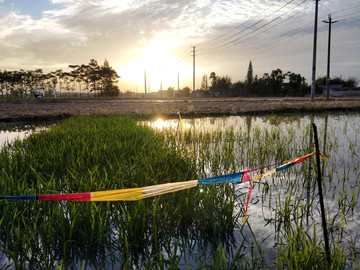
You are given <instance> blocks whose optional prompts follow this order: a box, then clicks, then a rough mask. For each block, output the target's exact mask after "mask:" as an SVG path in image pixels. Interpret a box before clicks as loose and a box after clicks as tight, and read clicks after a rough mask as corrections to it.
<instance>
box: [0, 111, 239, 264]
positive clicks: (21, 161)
mask: <svg viewBox="0 0 360 270" xmlns="http://www.w3.org/2000/svg"><path fill="white" fill-rule="evenodd" d="M0 164H1V171H0V192H1V194H2V195H27V194H31V195H34V194H52V193H76V192H92V191H100V190H110V189H121V188H133V187H143V186H149V185H156V184H161V183H167V182H176V181H186V180H192V179H196V170H194V166H193V164H194V163H193V162H192V160H191V159H186V158H184V157H180V155H179V154H178V151H177V150H176V148H175V147H171V146H168V145H165V144H164V140H163V138H162V136H161V135H159V134H156V133H154V132H153V131H152V130H151V129H150V128H148V127H144V126H139V125H138V124H137V122H136V121H135V120H133V119H131V118H129V117H116V116H113V117H77V118H72V119H68V120H65V121H64V122H62V123H59V124H57V125H56V126H53V127H52V128H50V129H49V130H46V131H42V132H39V133H36V134H33V135H31V136H29V137H28V138H27V139H25V140H23V141H16V142H15V143H14V144H12V145H7V146H5V147H4V148H3V149H2V151H1V153H0ZM223 192H226V191H224V190H217V189H212V193H211V194H208V195H206V194H200V193H199V192H198V190H197V189H192V190H185V191H181V192H177V193H172V194H166V195H163V196H160V197H155V198H151V199H146V200H141V201H136V202H71V201H69V202H56V201H54V202H51V201H48V202H46V201H45V202H44V201H0V212H1V213H2V216H1V218H0V248H1V250H2V253H3V256H4V255H5V256H6V257H7V260H8V263H5V265H1V264H0V267H8V266H11V265H13V266H15V267H16V268H28V267H29V268H38V269H40V268H41V269H52V268H53V266H54V265H58V266H59V267H60V268H66V269H67V268H78V267H80V265H81V266H82V267H83V266H85V267H86V266H92V267H95V268H98V267H101V268H109V267H110V268H111V267H114V265H115V266H116V267H119V268H132V267H135V266H136V267H137V268H147V267H148V266H150V267H151V268H154V267H155V268H158V267H160V268H167V267H177V266H178V265H179V264H180V263H184V264H186V263H188V262H187V261H186V259H185V253H186V252H187V255H186V256H189V252H191V251H190V250H191V249H193V248H194V247H195V246H204V247H205V246H206V247H208V246H210V247H211V246H212V244H211V243H219V242H220V243H221V241H223V240H221V239H229V238H231V237H229V236H228V235H229V234H231V233H232V229H233V227H234V225H233V226H231V224H233V222H232V207H231V205H232V203H233V202H232V201H231V200H228V199H226V197H223V196H221V193H223ZM220 218H221V222H217V223H215V222H213V221H214V220H220ZM204 224H205V225H204ZM190 238H191V240H192V241H189V239H190ZM224 241H225V240H224ZM195 243H196V244H195ZM213 246H214V250H215V251H216V248H217V244H216V246H215V245H213ZM179 254H180V255H179ZM204 260H206V258H204Z"/></svg>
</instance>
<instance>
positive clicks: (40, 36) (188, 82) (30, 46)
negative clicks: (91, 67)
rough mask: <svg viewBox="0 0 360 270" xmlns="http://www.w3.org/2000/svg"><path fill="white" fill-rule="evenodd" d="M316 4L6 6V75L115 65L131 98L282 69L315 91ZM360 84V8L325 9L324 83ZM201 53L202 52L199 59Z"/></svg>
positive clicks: (321, 28) (82, 1)
mask: <svg viewBox="0 0 360 270" xmlns="http://www.w3.org/2000/svg"><path fill="white" fill-rule="evenodd" d="M315 3H316V1H315V0H273V1H270V0H179V1H173V0H155V1H150V0H121V1H120V0H0V69H1V70H20V69H24V70H35V69H38V68H41V69H43V71H44V72H50V71H55V70H57V69H62V70H64V71H67V70H69V68H68V66H69V65H74V64H78V65H81V64H87V63H89V61H90V59H95V60H97V61H98V63H99V65H102V64H103V63H104V60H105V59H107V60H108V62H109V64H110V66H111V67H113V68H114V69H115V70H116V71H117V73H118V74H119V76H120V77H121V79H120V80H119V86H120V89H121V91H126V90H130V91H136V92H144V77H145V74H146V81H147V83H146V84H147V88H148V89H147V90H149V88H150V90H151V91H157V90H159V89H160V87H161V88H162V89H163V90H165V89H167V88H168V87H174V88H175V89H177V88H178V82H179V87H180V89H181V88H183V87H185V86H188V87H190V88H191V89H192V87H193V81H192V80H193V68H194V64H195V83H196V88H199V87H200V86H201V82H202V78H203V76H205V75H207V77H208V78H209V76H210V73H211V72H215V73H216V75H218V76H229V77H230V78H231V80H232V82H233V83H234V82H237V81H239V80H241V81H244V80H245V76H246V73H247V69H248V66H249V62H250V61H251V62H252V65H253V71H254V75H258V76H259V77H262V76H263V74H264V73H271V71H272V70H274V69H277V68H280V69H281V70H282V71H283V72H284V73H285V72H287V71H291V72H294V73H299V74H301V75H302V76H303V77H305V78H306V81H307V83H308V84H311V76H312V64H313V44H314V22H315ZM329 14H331V18H332V22H335V21H337V22H335V23H332V24H331V54H330V55H331V65H330V77H335V76H341V77H342V78H343V79H348V78H350V77H355V78H357V79H360V1H359V0H346V1H340V0H321V1H319V2H318V34H317V50H316V52H317V57H316V77H321V76H326V70H327V52H328V33H329V24H328V23H324V22H323V21H329ZM194 52H195V53H194Z"/></svg>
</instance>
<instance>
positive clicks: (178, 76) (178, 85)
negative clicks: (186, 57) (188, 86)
mask: <svg viewBox="0 0 360 270" xmlns="http://www.w3.org/2000/svg"><path fill="white" fill-rule="evenodd" d="M179 77H180V75H179V72H178V91H179V90H180V82H179Z"/></svg>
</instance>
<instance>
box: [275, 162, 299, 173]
mask: <svg viewBox="0 0 360 270" xmlns="http://www.w3.org/2000/svg"><path fill="white" fill-rule="evenodd" d="M294 164H295V163H294V162H293V161H291V162H289V163H286V164H284V165H282V166H280V167H277V168H276V172H278V171H282V170H285V169H287V168H289V167H291V166H293V165H294Z"/></svg>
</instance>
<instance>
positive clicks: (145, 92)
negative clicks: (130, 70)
mask: <svg viewBox="0 0 360 270" xmlns="http://www.w3.org/2000/svg"><path fill="white" fill-rule="evenodd" d="M144 84H145V96H146V71H144Z"/></svg>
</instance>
